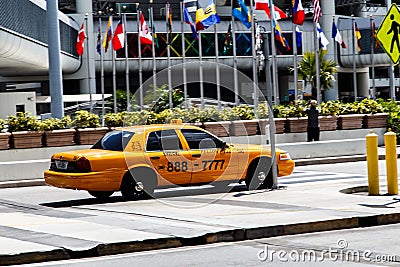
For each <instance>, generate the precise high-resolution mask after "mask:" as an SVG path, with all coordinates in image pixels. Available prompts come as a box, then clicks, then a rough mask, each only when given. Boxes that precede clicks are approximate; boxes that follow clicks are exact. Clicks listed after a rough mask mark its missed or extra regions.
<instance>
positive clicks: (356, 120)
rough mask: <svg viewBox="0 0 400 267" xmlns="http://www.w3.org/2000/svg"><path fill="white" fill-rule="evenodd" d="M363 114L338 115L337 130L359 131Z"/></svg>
mask: <svg viewBox="0 0 400 267" xmlns="http://www.w3.org/2000/svg"><path fill="white" fill-rule="evenodd" d="M364 116H365V115H364V114H349V115H340V116H339V117H338V130H351V129H361V128H362V123H363V119H364Z"/></svg>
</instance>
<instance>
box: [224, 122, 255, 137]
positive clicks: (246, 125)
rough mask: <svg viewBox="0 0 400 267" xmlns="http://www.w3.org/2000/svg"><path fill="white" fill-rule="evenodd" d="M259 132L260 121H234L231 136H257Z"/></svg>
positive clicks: (230, 131) (230, 130) (231, 126)
mask: <svg viewBox="0 0 400 267" xmlns="http://www.w3.org/2000/svg"><path fill="white" fill-rule="evenodd" d="M257 132H258V120H243V121H232V122H231V125H230V129H229V134H230V135H233V136H243V135H245V136H249V135H256V134H257Z"/></svg>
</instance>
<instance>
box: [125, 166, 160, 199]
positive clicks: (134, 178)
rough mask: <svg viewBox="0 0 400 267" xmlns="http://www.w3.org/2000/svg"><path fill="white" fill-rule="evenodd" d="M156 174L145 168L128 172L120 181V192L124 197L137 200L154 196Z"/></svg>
mask: <svg viewBox="0 0 400 267" xmlns="http://www.w3.org/2000/svg"><path fill="white" fill-rule="evenodd" d="M156 186H157V176H155V174H154V173H153V172H152V171H151V170H148V169H146V168H139V169H135V170H131V171H130V172H128V173H127V174H126V175H125V177H124V178H123V180H122V183H121V194H122V196H123V197H124V198H125V199H128V200H138V199H144V198H147V197H153V196H154V189H155V187H156Z"/></svg>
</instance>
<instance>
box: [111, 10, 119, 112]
mask: <svg viewBox="0 0 400 267" xmlns="http://www.w3.org/2000/svg"><path fill="white" fill-rule="evenodd" d="M112 11H113V10H112V8H110V12H112ZM110 21H111V27H112V25H113V17H112V15H111V16H110ZM113 34H114V33H113V32H112V31H111V42H110V43H111V53H112V54H111V58H112V76H113V98H114V113H117V112H118V108H117V71H116V69H115V51H114V45H113V42H112V39H113V38H112V35H113Z"/></svg>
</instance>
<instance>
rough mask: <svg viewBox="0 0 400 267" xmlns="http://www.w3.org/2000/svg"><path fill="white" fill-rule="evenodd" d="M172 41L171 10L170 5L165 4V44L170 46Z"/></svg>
mask: <svg viewBox="0 0 400 267" xmlns="http://www.w3.org/2000/svg"><path fill="white" fill-rule="evenodd" d="M171 39H172V10H171V5H170V4H169V3H168V4H167V44H171Z"/></svg>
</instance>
